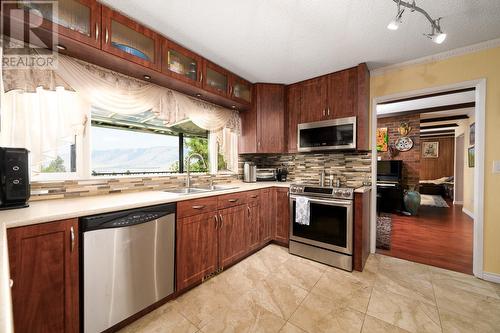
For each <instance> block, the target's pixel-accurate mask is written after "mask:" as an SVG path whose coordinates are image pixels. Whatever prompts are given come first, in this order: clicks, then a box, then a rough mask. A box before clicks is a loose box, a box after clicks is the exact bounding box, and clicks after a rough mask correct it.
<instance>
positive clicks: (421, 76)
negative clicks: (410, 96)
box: [370, 47, 500, 274]
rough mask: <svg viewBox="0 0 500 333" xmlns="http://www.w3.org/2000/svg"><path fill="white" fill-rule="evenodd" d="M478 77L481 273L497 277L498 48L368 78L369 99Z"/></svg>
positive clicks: (499, 267)
mask: <svg viewBox="0 0 500 333" xmlns="http://www.w3.org/2000/svg"><path fill="white" fill-rule="evenodd" d="M482 78H485V79H486V80H487V81H486V86H487V91H486V134H485V138H486V151H485V170H484V176H485V181H484V183H485V185H484V186H485V193H484V194H485V195H484V200H485V202H484V213H485V214H484V271H485V272H490V273H497V274H500V174H493V173H492V164H493V161H494V160H500V47H497V48H493V49H488V50H483V51H479V52H475V53H470V54H466V55H461V56H457V57H453V58H449V59H446V60H442V61H436V62H432V63H426V64H417V65H409V66H407V67H404V68H400V69H396V70H393V71H390V72H387V73H384V74H382V75H378V76H372V78H371V80H370V85H371V86H370V95H371V98H372V99H373V98H374V97H379V96H386V95H392V94H396V93H402V92H407V91H412V90H419V89H425V88H431V87H437V86H443V85H449V84H453V83H459V82H463V81H469V80H476V79H482ZM476 130H477V129H476ZM466 158H467V157H466Z"/></svg>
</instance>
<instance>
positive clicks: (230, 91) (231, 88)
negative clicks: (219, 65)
mask: <svg viewBox="0 0 500 333" xmlns="http://www.w3.org/2000/svg"><path fill="white" fill-rule="evenodd" d="M229 96H233V86H229Z"/></svg>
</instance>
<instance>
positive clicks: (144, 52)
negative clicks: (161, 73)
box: [101, 6, 161, 70]
mask: <svg viewBox="0 0 500 333" xmlns="http://www.w3.org/2000/svg"><path fill="white" fill-rule="evenodd" d="M101 21H102V37H101V38H102V49H103V50H104V51H106V52H109V53H111V54H113V55H116V56H118V57H121V58H123V59H126V60H129V61H132V62H135V63H137V64H139V65H142V66H145V67H149V68H152V69H155V70H160V68H161V67H160V58H161V39H160V35H158V34H157V33H156V32H154V31H153V30H150V29H148V28H146V27H144V26H142V25H140V24H139V23H137V22H135V21H134V20H132V19H130V18H128V17H126V16H124V15H122V14H120V13H118V12H116V11H114V10H112V9H110V8H108V7H106V6H102V20H101Z"/></svg>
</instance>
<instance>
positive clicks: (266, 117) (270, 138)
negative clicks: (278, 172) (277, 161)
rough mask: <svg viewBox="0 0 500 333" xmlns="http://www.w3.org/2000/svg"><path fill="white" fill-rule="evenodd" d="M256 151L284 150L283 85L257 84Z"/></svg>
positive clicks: (272, 151) (275, 151)
mask: <svg viewBox="0 0 500 333" xmlns="http://www.w3.org/2000/svg"><path fill="white" fill-rule="evenodd" d="M256 89H257V100H256V102H257V105H256V108H257V152H258V153H283V152H284V151H285V145H286V143H285V86H284V85H282V84H257V85H256Z"/></svg>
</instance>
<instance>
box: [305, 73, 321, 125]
mask: <svg viewBox="0 0 500 333" xmlns="http://www.w3.org/2000/svg"><path fill="white" fill-rule="evenodd" d="M300 85H301V98H300V121H299V123H309V122H314V121H320V120H324V119H325V117H326V101H327V97H328V95H327V93H328V84H327V78H326V77H324V76H321V77H318V78H315V79H311V80H307V81H305V82H302V83H301V84H300Z"/></svg>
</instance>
